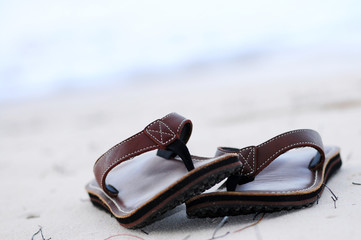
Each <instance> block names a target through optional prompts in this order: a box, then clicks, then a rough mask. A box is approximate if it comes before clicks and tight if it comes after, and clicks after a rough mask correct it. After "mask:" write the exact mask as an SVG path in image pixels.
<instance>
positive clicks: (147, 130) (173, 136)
mask: <svg viewBox="0 0 361 240" xmlns="http://www.w3.org/2000/svg"><path fill="white" fill-rule="evenodd" d="M157 122H158V123H159V129H160V126H161V125H160V124H161V123H162V124H164V125H165V126H166V128H168V130H169V131H170V132H171V134H172V135H171V136H172V137H171V138H170V139H168V141H166V142H163V136H162V133H163V132H159V131H161V129H160V130H159V131H157V130H153V129H149V128H150V127H151V126H152V125H154V124H155V123H157ZM145 131H146V132H147V133H148V134H149V135H150V136H152V137H153V139H154V140H156V141H157V142H159V143H161V144H162V145H164V144H167V143H168V142H171V141H172V140H173V139H174V138H175V137H177V135H176V134H175V133H174V132H173V131H172V129H170V127H169V126H168V125H167V124H165V123H164V122H162V121H160V120H157V121H155V122H154V123H152V124H151V125H149V126H148V127H147V128H146V129H145ZM150 131H153V132H157V133H159V134H160V137H161V140H160V141H159V139H158V138H156V137H155V136H154V135H152V134H151V133H150ZM168 134H169V133H168ZM169 135H170V134H169Z"/></svg>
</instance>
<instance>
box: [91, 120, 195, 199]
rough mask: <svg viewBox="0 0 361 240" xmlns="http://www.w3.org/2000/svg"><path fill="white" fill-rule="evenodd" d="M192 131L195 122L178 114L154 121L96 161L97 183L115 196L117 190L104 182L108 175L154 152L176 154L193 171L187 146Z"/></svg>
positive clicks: (110, 194)
mask: <svg viewBox="0 0 361 240" xmlns="http://www.w3.org/2000/svg"><path fill="white" fill-rule="evenodd" d="M191 132H192V122H191V121H190V120H188V119H185V118H184V117H182V116H181V115H179V114H177V113H170V114H168V115H167V116H165V117H163V118H162V119H158V120H156V121H154V122H152V123H151V124H149V125H148V126H147V127H146V128H145V129H144V130H143V131H141V132H139V133H137V134H135V135H134V136H132V137H130V138H128V139H126V140H124V141H122V142H120V143H118V144H117V145H115V146H114V147H112V148H111V149H109V150H108V151H107V152H106V153H104V154H103V155H102V156H101V157H100V158H99V159H98V160H97V161H96V162H95V164H94V175H95V179H96V181H97V183H98V184H99V186H100V187H101V188H102V189H103V190H104V192H105V193H107V194H108V195H109V196H111V197H116V196H117V194H118V191H117V190H116V189H115V188H114V187H112V186H110V185H107V184H106V182H105V179H106V177H107V175H108V173H109V172H110V171H111V170H112V169H113V168H114V167H116V166H117V165H118V164H120V163H122V162H124V161H126V160H129V159H131V158H133V157H135V156H138V155H140V154H142V153H145V152H148V151H152V150H155V149H164V151H172V153H173V152H174V153H175V154H177V155H179V156H180V157H181V158H182V160H183V161H184V163H185V165H186V167H187V169H188V170H192V169H193V168H194V166H193V162H192V160H191V157H190V154H189V152H188V149H187V147H186V146H185V144H186V143H187V141H188V139H189V137H190V135H191ZM169 148H170V149H169Z"/></svg>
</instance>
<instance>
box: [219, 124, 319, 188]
mask: <svg viewBox="0 0 361 240" xmlns="http://www.w3.org/2000/svg"><path fill="white" fill-rule="evenodd" d="M301 147H312V148H315V149H316V150H317V154H316V156H315V157H314V158H313V159H312V160H311V162H310V164H309V169H310V170H315V169H317V168H318V167H320V166H321V165H322V164H323V162H324V160H325V153H324V150H323V143H322V139H321V136H320V135H319V134H318V133H317V132H316V131H314V130H311V129H299V130H294V131H290V132H286V133H283V134H281V135H278V136H276V137H274V138H272V139H270V140H268V141H266V142H264V143H262V144H260V145H258V146H250V147H246V148H242V149H237V148H226V147H219V148H218V149H217V152H216V156H219V155H223V154H225V153H237V154H238V156H239V160H240V161H241V162H242V163H243V167H242V169H241V171H240V173H239V175H237V176H234V177H232V178H229V182H228V183H227V186H228V187H227V188H229V189H232V188H235V186H236V185H237V184H244V183H247V182H250V181H252V180H253V179H254V178H255V177H256V176H257V175H258V174H259V173H260V172H261V171H262V170H263V169H264V168H266V167H267V166H268V165H269V164H270V163H271V162H272V161H273V160H275V159H276V158H277V157H278V156H280V155H281V154H283V153H285V152H287V151H289V150H291V149H294V148H301ZM231 191H232V190H231Z"/></svg>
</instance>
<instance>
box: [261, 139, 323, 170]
mask: <svg viewBox="0 0 361 240" xmlns="http://www.w3.org/2000/svg"><path fill="white" fill-rule="evenodd" d="M299 144H311V145H315V146H317V147H319V148H321V149H322V147H320V146H319V145H318V144H315V143H313V142H298V143H293V144H290V145H288V146H286V147H283V148H281V149H280V150H278V151H277V152H275V153H274V154H273V155H272V156H270V157H269V158H268V159H267V160H266V161H265V162H264V163H262V164H261V165H260V166H259V167H258V168H257V170H258V169H260V168H261V167H262V166H263V165H265V164H266V163H267V162H268V161H269V160H271V158H273V157H274V156H275V155H277V154H278V153H279V152H282V151H283V150H284V149H286V148H289V147H293V146H297V145H299ZM301 147H302V146H301Z"/></svg>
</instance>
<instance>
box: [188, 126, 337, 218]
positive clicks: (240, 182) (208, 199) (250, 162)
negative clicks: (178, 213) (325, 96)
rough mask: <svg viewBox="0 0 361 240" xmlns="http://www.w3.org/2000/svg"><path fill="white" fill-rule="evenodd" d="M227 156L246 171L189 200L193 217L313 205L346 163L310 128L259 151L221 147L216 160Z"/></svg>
mask: <svg viewBox="0 0 361 240" xmlns="http://www.w3.org/2000/svg"><path fill="white" fill-rule="evenodd" d="M305 147H307V148H305ZM296 148H297V149H296ZM290 150H291V151H290ZM226 153H227V154H228V153H237V154H238V156H239V159H240V161H241V162H242V163H243V167H242V169H241V171H240V172H239V173H238V174H236V175H232V176H231V177H229V178H228V179H227V181H226V182H225V184H223V185H222V186H221V187H220V188H219V189H218V191H216V192H210V193H205V194H201V195H199V196H196V197H193V198H192V199H190V200H189V201H187V202H186V206H187V214H188V216H189V217H220V216H229V215H239V214H249V213H255V212H274V211H280V210H290V209H297V208H302V207H307V206H311V205H312V204H313V203H314V202H315V201H317V200H318V198H319V197H320V195H321V194H322V191H323V189H324V186H325V183H326V182H327V180H328V179H329V177H330V176H331V175H332V174H333V173H334V172H335V171H336V170H338V169H339V168H340V167H341V164H342V162H341V157H340V149H339V148H338V147H325V148H324V147H323V144H322V140H321V137H320V135H319V134H318V133H317V132H315V131H313V130H309V129H301V130H295V131H291V132H286V133H284V134H281V135H279V136H277V137H275V138H272V139H270V140H269V141H267V142H265V143H262V144H260V145H258V146H250V147H247V148H243V149H235V148H218V151H217V154H216V156H221V155H222V154H226Z"/></svg>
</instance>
